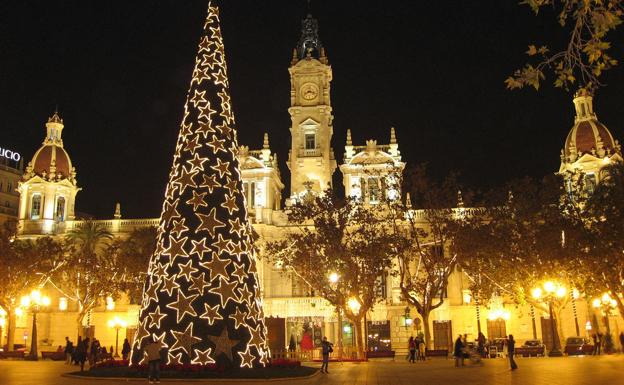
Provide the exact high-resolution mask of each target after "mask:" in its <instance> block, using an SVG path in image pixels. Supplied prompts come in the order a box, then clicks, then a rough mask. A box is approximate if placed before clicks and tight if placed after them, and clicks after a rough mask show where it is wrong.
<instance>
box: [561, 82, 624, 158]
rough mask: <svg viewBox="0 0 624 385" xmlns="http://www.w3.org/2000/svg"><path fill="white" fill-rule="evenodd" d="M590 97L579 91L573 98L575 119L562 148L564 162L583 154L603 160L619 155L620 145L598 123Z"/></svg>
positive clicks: (605, 128)
mask: <svg viewBox="0 0 624 385" xmlns="http://www.w3.org/2000/svg"><path fill="white" fill-rule="evenodd" d="M592 99H593V98H592V95H591V94H590V93H589V92H588V91H586V90H584V89H581V90H579V91H578V92H577V93H576V95H575V96H574V106H575V108H576V118H575V120H574V126H573V127H572V129H571V130H570V133H569V134H568V136H567V138H566V141H565V145H564V148H563V154H562V155H563V157H564V158H565V159H564V160H565V161H568V162H574V161H576V160H577V159H578V158H580V157H581V156H583V155H585V154H591V155H593V156H595V157H597V158H604V157H605V156H611V155H613V154H615V153H620V145H619V143H618V142H617V140H614V139H613V135H611V132H610V131H609V129H608V128H607V127H606V126H605V125H604V124H602V123H600V122H599V121H598V118H597V117H596V114H595V113H594V110H593V105H592Z"/></svg>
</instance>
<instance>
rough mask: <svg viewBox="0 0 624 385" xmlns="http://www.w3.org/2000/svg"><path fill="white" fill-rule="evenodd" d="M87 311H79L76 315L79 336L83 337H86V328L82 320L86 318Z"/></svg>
mask: <svg viewBox="0 0 624 385" xmlns="http://www.w3.org/2000/svg"><path fill="white" fill-rule="evenodd" d="M84 317H85V313H82V312H78V317H76V326H77V327H78V337H82V338H83V339H84V337H85V336H84V328H83V327H82V321H83V320H84Z"/></svg>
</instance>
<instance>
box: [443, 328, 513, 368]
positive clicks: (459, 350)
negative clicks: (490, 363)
mask: <svg viewBox="0 0 624 385" xmlns="http://www.w3.org/2000/svg"><path fill="white" fill-rule="evenodd" d="M485 342H486V340H485V335H483V333H481V332H479V336H478V337H477V351H476V352H472V351H471V350H470V348H469V346H468V335H467V334H464V335H463V336H462V335H461V334H460V335H458V336H457V339H456V340H455V346H454V349H453V357H455V366H456V367H459V366H464V359H465V358H468V357H471V358H472V357H475V361H476V362H481V357H483V355H484V352H485ZM506 345H507V357H508V358H509V366H510V367H511V370H516V369H518V365H517V364H516V361H515V360H514V352H515V350H516V340H514V338H513V335H511V334H510V335H509V336H508V337H507V340H506Z"/></svg>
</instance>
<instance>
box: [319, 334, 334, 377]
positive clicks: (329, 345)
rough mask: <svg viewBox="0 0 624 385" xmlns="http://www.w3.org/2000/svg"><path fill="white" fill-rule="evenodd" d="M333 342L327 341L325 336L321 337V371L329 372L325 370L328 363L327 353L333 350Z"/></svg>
mask: <svg viewBox="0 0 624 385" xmlns="http://www.w3.org/2000/svg"><path fill="white" fill-rule="evenodd" d="M333 346H334V344H332V343H331V342H329V341H327V337H323V341H322V342H321V348H322V353H323V364H322V365H321V373H326V374H327V373H329V372H328V371H327V366H328V365H329V354H330V353H331V352H333V351H334V349H333Z"/></svg>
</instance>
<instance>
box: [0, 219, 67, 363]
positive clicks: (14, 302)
mask: <svg viewBox="0 0 624 385" xmlns="http://www.w3.org/2000/svg"><path fill="white" fill-rule="evenodd" d="M15 230H16V224H15V222H5V223H3V224H2V226H1V227H0V277H2V284H1V285H0V308H1V309H3V310H4V311H5V312H6V314H7V348H8V350H9V351H10V350H13V340H14V337H15V310H16V309H17V308H18V307H19V305H20V304H19V298H20V297H21V296H22V295H25V294H26V293H27V292H28V291H29V290H30V289H32V288H35V287H37V286H40V285H41V284H42V282H43V277H44V276H45V273H46V272H47V270H48V269H49V266H48V265H47V261H48V259H47V258H42V257H43V256H45V257H48V256H49V257H50V258H52V259H54V258H56V256H58V255H59V254H60V253H62V247H61V245H60V244H59V243H58V242H56V241H54V240H53V239H52V238H49V237H44V238H39V239H37V240H36V241H34V242H33V241H30V240H16V239H15ZM0 345H1V343H0Z"/></svg>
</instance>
